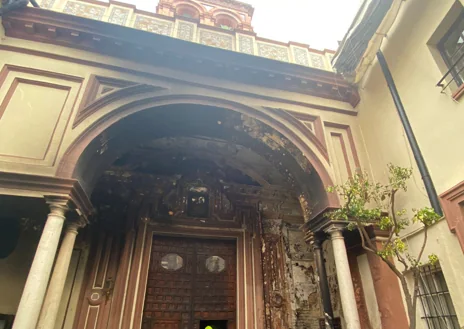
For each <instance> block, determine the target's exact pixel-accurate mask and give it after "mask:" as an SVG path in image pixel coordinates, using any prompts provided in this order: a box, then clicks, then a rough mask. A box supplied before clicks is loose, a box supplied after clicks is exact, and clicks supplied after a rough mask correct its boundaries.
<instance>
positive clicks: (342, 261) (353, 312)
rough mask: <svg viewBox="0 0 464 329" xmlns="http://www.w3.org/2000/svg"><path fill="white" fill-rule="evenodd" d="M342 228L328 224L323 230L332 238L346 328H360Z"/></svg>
mask: <svg viewBox="0 0 464 329" xmlns="http://www.w3.org/2000/svg"><path fill="white" fill-rule="evenodd" d="M342 230H343V226H341V225H340V226H339V225H330V226H329V227H328V228H327V229H326V230H325V231H326V232H327V233H328V234H330V239H331V240H332V247H333V253H334V258H335V266H336V268H337V279H338V287H339V289H340V299H341V302H342V308H343V315H344V318H345V322H346V329H361V324H360V322H359V315H358V309H357V304H356V297H355V294H354V288H353V280H352V278H351V272H350V265H349V263H348V256H347V254H346V246H345V241H344V239H343V234H342Z"/></svg>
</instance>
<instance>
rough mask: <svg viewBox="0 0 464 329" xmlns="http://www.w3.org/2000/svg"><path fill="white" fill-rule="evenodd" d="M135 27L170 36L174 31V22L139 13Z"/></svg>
mask: <svg viewBox="0 0 464 329" xmlns="http://www.w3.org/2000/svg"><path fill="white" fill-rule="evenodd" d="M134 27H135V28H136V29H139V30H143V31H148V32H153V33H157V34H162V35H169V36H170V35H171V31H172V22H169V21H162V20H158V19H154V18H150V17H146V16H141V15H137V17H136V18H135V24H134Z"/></svg>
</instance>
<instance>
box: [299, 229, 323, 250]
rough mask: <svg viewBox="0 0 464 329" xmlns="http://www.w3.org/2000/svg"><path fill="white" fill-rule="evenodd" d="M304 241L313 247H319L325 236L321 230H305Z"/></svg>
mask: <svg viewBox="0 0 464 329" xmlns="http://www.w3.org/2000/svg"><path fill="white" fill-rule="evenodd" d="M304 239H305V242H306V243H307V244H309V245H310V246H311V247H312V248H314V249H321V248H322V243H323V242H324V240H326V236H325V234H324V233H322V232H313V231H311V230H307V231H306V232H305V236H304Z"/></svg>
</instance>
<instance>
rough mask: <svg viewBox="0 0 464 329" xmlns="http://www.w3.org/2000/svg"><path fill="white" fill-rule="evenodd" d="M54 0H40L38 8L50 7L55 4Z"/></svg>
mask: <svg viewBox="0 0 464 329" xmlns="http://www.w3.org/2000/svg"><path fill="white" fill-rule="evenodd" d="M55 1H56V0H42V2H41V3H40V8H44V9H51V8H52V7H53V5H54V4H55Z"/></svg>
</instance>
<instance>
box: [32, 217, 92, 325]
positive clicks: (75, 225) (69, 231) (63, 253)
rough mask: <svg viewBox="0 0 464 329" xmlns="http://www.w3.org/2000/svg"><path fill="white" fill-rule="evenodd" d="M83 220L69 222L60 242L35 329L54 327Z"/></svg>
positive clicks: (84, 221) (83, 223)
mask: <svg viewBox="0 0 464 329" xmlns="http://www.w3.org/2000/svg"><path fill="white" fill-rule="evenodd" d="M86 223H87V222H86V220H84V219H83V218H82V219H80V220H77V221H73V222H70V223H69V224H68V225H67V227H66V230H65V234H64V237H63V241H62V242H61V247H60V251H59V252H58V257H57V258H56V262H55V267H54V269H53V274H52V278H51V280H50V284H49V285H48V290H47V295H46V296H45V300H44V303H43V306H42V312H41V313H40V318H39V324H38V326H37V329H53V328H54V327H55V322H56V317H57V315H58V310H59V307H60V302H61V297H62V295H63V290H64V285H65V282H66V277H67V275H68V269H69V264H70V262H71V256H72V252H73V249H74V243H75V242H76V236H77V233H78V232H77V230H78V229H79V228H81V227H84V226H85V225H86Z"/></svg>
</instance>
